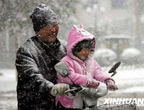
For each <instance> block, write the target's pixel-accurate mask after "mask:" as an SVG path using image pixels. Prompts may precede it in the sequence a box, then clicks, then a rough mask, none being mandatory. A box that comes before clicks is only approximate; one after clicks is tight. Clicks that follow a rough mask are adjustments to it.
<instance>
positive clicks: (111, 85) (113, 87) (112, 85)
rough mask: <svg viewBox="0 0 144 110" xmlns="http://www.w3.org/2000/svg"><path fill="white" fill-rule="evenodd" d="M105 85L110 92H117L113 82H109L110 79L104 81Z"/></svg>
mask: <svg viewBox="0 0 144 110" xmlns="http://www.w3.org/2000/svg"><path fill="white" fill-rule="evenodd" d="M105 83H106V85H107V87H108V89H109V90H111V91H115V90H118V87H117V86H116V85H115V83H114V81H113V80H111V79H108V80H105Z"/></svg>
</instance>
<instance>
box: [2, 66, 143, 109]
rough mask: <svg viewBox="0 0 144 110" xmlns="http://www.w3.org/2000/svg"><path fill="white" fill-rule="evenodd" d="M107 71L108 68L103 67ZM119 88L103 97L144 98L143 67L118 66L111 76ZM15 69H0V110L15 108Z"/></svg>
mask: <svg viewBox="0 0 144 110" xmlns="http://www.w3.org/2000/svg"><path fill="white" fill-rule="evenodd" d="M103 69H104V71H108V70H109V69H110V68H103ZM113 78H114V80H115V81H116V84H117V86H118V88H119V90H117V91H116V92H109V94H108V95H107V96H106V97H105V98H112V97H115V98H120V97H121V98H124V97H125V98H144V68H133V67H129V68H127V67H126V68H121V67H120V68H118V70H117V74H116V75H115V76H114V77H113ZM15 90H16V71H15V70H0V110H1V109H2V110H10V109H9V108H11V110H15V109H16V104H17V102H16V91H15Z"/></svg>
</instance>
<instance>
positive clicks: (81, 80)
mask: <svg viewBox="0 0 144 110" xmlns="http://www.w3.org/2000/svg"><path fill="white" fill-rule="evenodd" d="M65 63H66V64H67V66H68V69H69V72H70V74H69V77H70V78H71V79H72V80H73V82H74V83H75V84H78V85H82V86H86V85H87V81H88V76H86V75H82V74H80V73H75V71H74V69H73V66H72V65H71V64H70V63H69V62H65ZM57 76H58V83H67V84H72V81H71V80H70V79H69V78H68V77H62V76H61V75H59V74H58V73H57Z"/></svg>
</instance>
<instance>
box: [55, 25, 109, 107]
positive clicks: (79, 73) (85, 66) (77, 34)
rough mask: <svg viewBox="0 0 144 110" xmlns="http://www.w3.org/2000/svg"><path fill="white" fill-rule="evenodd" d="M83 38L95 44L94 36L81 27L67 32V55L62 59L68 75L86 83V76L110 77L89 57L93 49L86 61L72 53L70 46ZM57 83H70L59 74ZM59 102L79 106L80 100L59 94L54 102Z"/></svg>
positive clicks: (65, 105)
mask: <svg viewBox="0 0 144 110" xmlns="http://www.w3.org/2000/svg"><path fill="white" fill-rule="evenodd" d="M84 39H93V40H94V41H95V45H96V39H95V36H93V35H92V34H90V33H89V32H87V31H85V30H84V29H83V27H82V25H81V26H80V28H77V27H75V26H74V27H73V28H72V29H71V31H70V33H69V37H68V42H67V56H65V57H64V58H63V59H62V61H64V62H65V63H66V64H67V66H68V68H69V71H70V75H69V77H70V78H71V79H72V80H73V81H74V82H75V84H79V85H83V86H86V85H87V81H88V77H92V78H94V79H96V80H98V81H101V82H104V81H105V80H106V79H108V78H111V77H110V75H109V74H108V73H105V72H104V71H102V69H101V67H100V66H99V65H98V63H97V62H96V61H95V60H94V59H93V58H91V55H93V53H94V51H93V52H92V53H91V55H89V58H88V59H87V60H86V61H84V62H83V61H82V60H80V59H78V58H77V57H76V56H74V55H73V54H72V48H73V47H74V46H75V45H76V44H77V43H78V42H80V41H82V40H84ZM94 50H95V46H94ZM57 76H58V83H67V84H72V82H71V81H70V79H68V78H63V77H61V76H60V75H59V74H57ZM58 101H59V102H60V103H61V104H62V105H63V106H64V107H66V108H81V107H80V106H79V105H80V104H78V103H82V100H80V97H79V99H76V98H69V97H67V96H59V97H56V103H57V102H58Z"/></svg>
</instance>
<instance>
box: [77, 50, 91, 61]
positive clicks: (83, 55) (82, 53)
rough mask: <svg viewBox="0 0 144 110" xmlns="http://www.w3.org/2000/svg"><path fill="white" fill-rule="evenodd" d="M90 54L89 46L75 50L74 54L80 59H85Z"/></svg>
mask: <svg viewBox="0 0 144 110" xmlns="http://www.w3.org/2000/svg"><path fill="white" fill-rule="evenodd" d="M89 54H90V49H89V48H82V50H81V51H79V52H75V55H76V56H77V57H78V58H79V59H81V60H82V61H84V60H86V59H87V58H88V56H89Z"/></svg>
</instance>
